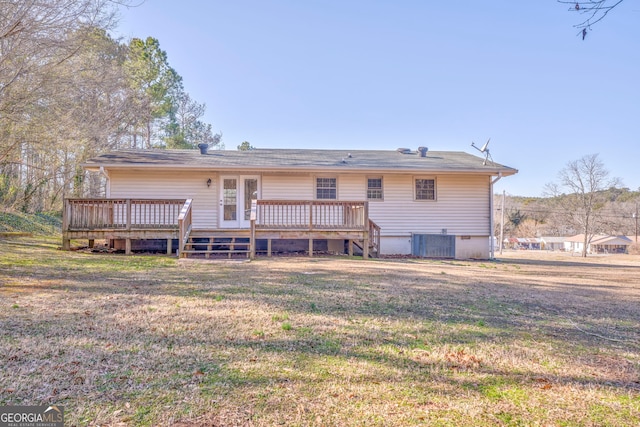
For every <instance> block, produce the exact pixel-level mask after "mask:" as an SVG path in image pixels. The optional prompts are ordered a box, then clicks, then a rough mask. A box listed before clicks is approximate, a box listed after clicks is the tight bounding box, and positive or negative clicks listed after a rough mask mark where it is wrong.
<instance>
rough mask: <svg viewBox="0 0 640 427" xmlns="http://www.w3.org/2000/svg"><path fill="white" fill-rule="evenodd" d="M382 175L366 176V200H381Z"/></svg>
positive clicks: (382, 195) (382, 197)
mask: <svg viewBox="0 0 640 427" xmlns="http://www.w3.org/2000/svg"><path fill="white" fill-rule="evenodd" d="M383 199H384V193H383V190H382V177H381V176H375V177H374V176H371V177H368V178H367V200H383Z"/></svg>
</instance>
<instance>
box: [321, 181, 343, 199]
mask: <svg viewBox="0 0 640 427" xmlns="http://www.w3.org/2000/svg"><path fill="white" fill-rule="evenodd" d="M337 198H338V179H337V178H316V199H318V200H336V199H337Z"/></svg>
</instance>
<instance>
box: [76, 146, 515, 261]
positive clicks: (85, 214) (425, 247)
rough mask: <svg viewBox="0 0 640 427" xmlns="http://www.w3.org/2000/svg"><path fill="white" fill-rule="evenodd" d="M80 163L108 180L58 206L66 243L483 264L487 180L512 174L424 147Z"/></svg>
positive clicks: (488, 220) (117, 157)
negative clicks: (97, 192)
mask: <svg viewBox="0 0 640 427" xmlns="http://www.w3.org/2000/svg"><path fill="white" fill-rule="evenodd" d="M485 163H486V164H485ZM84 167H85V169H87V170H89V171H94V172H101V173H102V174H103V175H104V176H105V177H106V178H107V186H106V199H69V200H67V201H66V202H65V220H64V226H63V227H64V229H63V246H64V247H68V246H69V241H70V240H71V239H89V240H90V242H91V241H92V240H93V239H100V238H106V239H109V240H116V241H125V242H126V250H127V252H129V251H130V250H131V248H132V247H135V241H136V239H165V240H166V242H167V244H166V249H167V252H172V251H173V250H174V249H177V250H178V252H179V253H180V254H181V255H183V256H184V255H188V254H190V253H195V252H198V251H199V252H202V253H205V254H206V255H207V256H208V255H209V254H213V253H218V252H224V251H227V250H229V249H232V250H234V251H236V252H238V251H239V249H238V248H242V247H244V249H245V250H247V251H248V248H249V247H251V249H252V250H253V251H254V252H265V253H268V254H271V253H272V251H274V252H275V251H285V250H287V249H289V250H292V251H299V250H301V249H302V250H308V252H309V255H311V254H312V253H313V251H314V250H315V251H327V252H331V253H349V254H352V253H354V251H355V253H360V252H359V251H361V252H362V253H363V255H365V256H366V255H368V254H369V253H370V252H373V253H374V254H406V255H410V254H414V255H418V256H437V257H448V258H479V259H487V258H489V257H490V256H492V252H491V251H492V250H493V248H492V247H491V246H492V245H491V243H490V242H491V239H490V238H489V237H490V236H491V230H493V224H492V223H493V215H492V212H493V209H492V203H493V184H494V183H495V182H496V181H497V180H498V179H500V178H501V177H504V176H509V175H513V174H515V173H517V170H515V169H513V168H510V167H506V166H503V165H499V164H496V163H492V162H485V161H484V159H482V158H479V157H476V156H473V155H470V154H467V153H464V152H449V151H427V150H426V149H422V150H419V151H411V150H408V149H399V150H395V151H374V150H366V151H364V150H351V151H349V150H310V149H254V150H248V151H209V152H205V153H201V152H198V151H196V150H123V151H116V152H111V153H108V154H104V155H101V156H98V157H96V158H93V159H91V160H89V161H88V162H87V163H86V164H85V165H84ZM252 202H253V205H252ZM178 214H180V219H176V218H177V216H178ZM92 218H93V219H92ZM95 218H98V219H95ZM252 219H253V221H252ZM194 236H195V237H194ZM236 238H237V240H236ZM198 239H200V240H198ZM216 239H217V240H216ZM243 239H244V240H243ZM132 242H133V246H132ZM301 242H302V243H301ZM235 243H237V245H236V244H235ZM301 244H302V246H301ZM176 245H177V248H176ZM243 245H245V246H243Z"/></svg>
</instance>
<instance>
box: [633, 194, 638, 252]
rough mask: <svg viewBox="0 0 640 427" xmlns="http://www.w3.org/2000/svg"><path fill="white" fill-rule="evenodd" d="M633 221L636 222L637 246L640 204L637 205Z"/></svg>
mask: <svg viewBox="0 0 640 427" xmlns="http://www.w3.org/2000/svg"><path fill="white" fill-rule="evenodd" d="M633 219H635V220H636V245H637V244H638V203H636V211H635V212H634V213H633Z"/></svg>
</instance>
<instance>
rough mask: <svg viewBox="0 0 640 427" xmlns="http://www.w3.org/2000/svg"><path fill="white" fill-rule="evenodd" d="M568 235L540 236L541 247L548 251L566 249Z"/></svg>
mask: <svg viewBox="0 0 640 427" xmlns="http://www.w3.org/2000/svg"><path fill="white" fill-rule="evenodd" d="M566 239H567V238H566V237H558V236H542V237H540V249H543V250H547V251H564V242H565V240H566Z"/></svg>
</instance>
